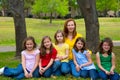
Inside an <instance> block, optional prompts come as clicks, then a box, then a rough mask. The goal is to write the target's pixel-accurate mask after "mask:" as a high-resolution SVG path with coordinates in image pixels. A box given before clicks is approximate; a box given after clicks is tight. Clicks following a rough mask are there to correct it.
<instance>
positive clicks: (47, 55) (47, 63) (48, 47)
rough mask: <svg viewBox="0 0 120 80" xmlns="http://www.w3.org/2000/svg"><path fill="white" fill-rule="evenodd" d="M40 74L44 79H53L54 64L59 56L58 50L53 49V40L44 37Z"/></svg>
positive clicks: (41, 49)
mask: <svg viewBox="0 0 120 80" xmlns="http://www.w3.org/2000/svg"><path fill="white" fill-rule="evenodd" d="M39 50H40V62H39V73H40V75H41V76H43V77H51V74H52V71H53V70H54V68H53V67H52V65H53V62H54V60H55V58H56V55H57V50H56V49H55V48H54V47H53V45H52V41H51V38H50V37H49V36H44V37H43V39H42V41H41V46H40V49H39Z"/></svg>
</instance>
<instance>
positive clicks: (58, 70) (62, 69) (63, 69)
mask: <svg viewBox="0 0 120 80" xmlns="http://www.w3.org/2000/svg"><path fill="white" fill-rule="evenodd" d="M52 68H53V75H56V76H60V75H61V74H63V75H65V74H68V73H69V72H70V67H69V64H68V63H67V62H60V61H55V62H54V64H53V66H52Z"/></svg>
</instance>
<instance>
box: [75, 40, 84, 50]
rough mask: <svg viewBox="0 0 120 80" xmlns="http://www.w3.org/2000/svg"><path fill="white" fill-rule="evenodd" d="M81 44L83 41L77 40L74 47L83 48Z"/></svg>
mask: <svg viewBox="0 0 120 80" xmlns="http://www.w3.org/2000/svg"><path fill="white" fill-rule="evenodd" d="M83 46H84V44H83V42H82V41H80V40H79V41H77V43H76V48H77V49H78V50H81V49H82V48H83Z"/></svg>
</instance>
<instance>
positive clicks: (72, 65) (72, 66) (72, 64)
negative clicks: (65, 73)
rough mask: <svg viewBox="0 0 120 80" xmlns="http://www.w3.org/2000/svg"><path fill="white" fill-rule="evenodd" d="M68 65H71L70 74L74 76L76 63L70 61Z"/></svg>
mask: <svg viewBox="0 0 120 80" xmlns="http://www.w3.org/2000/svg"><path fill="white" fill-rule="evenodd" d="M68 63H69V66H70V74H72V73H73V72H74V70H75V69H74V67H75V65H74V62H73V60H69V62H68ZM72 75H73V74H72Z"/></svg>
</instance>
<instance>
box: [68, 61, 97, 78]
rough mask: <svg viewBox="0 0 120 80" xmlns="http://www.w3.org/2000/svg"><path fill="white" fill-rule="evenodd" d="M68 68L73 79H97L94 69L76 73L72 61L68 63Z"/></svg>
mask: <svg viewBox="0 0 120 80" xmlns="http://www.w3.org/2000/svg"><path fill="white" fill-rule="evenodd" d="M70 66H71V72H72V75H73V76H74V77H83V78H88V77H90V78H92V80H96V78H97V77H98V73H97V71H96V70H95V69H91V70H80V71H77V70H76V66H75V64H74V63H73V61H71V62H70Z"/></svg>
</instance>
